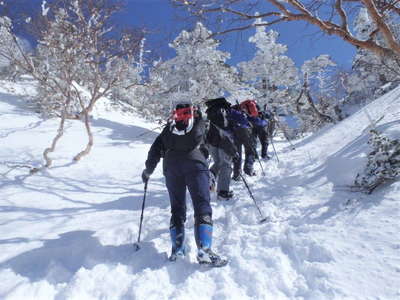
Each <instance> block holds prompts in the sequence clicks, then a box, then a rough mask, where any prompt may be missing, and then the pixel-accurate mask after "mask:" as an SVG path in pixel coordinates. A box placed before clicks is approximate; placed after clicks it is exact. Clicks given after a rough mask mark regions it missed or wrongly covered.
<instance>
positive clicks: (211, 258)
mask: <svg viewBox="0 0 400 300" xmlns="http://www.w3.org/2000/svg"><path fill="white" fill-rule="evenodd" d="M197 261H198V262H199V264H201V265H203V264H204V265H208V266H210V267H223V266H226V265H227V264H228V260H227V259H224V258H221V256H219V255H218V254H216V253H214V252H213V251H212V250H211V249H203V248H200V249H199V250H198V253H197Z"/></svg>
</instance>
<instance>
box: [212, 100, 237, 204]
mask: <svg viewBox="0 0 400 300" xmlns="http://www.w3.org/2000/svg"><path fill="white" fill-rule="evenodd" d="M205 104H206V106H207V109H206V114H207V119H208V120H209V122H210V124H209V129H208V132H207V139H206V142H207V144H208V145H209V147H208V148H209V150H210V154H211V157H212V159H213V165H212V166H211V168H210V171H211V176H213V177H214V178H215V180H216V182H217V183H216V185H217V195H218V199H219V200H230V199H232V197H233V191H231V190H230V181H231V175H232V160H233V158H234V157H236V156H237V149H236V147H235V144H234V140H233V131H232V130H233V128H232V126H231V124H230V121H229V119H228V115H229V114H230V110H231V108H230V107H231V104H230V103H229V102H228V101H227V100H226V99H225V98H223V97H220V98H215V99H208V100H207V101H206V102H205Z"/></svg>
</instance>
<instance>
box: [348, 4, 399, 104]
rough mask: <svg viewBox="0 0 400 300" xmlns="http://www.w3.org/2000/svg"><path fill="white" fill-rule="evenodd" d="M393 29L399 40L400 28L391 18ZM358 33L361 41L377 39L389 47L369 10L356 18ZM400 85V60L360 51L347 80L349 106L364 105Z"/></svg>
mask: <svg viewBox="0 0 400 300" xmlns="http://www.w3.org/2000/svg"><path fill="white" fill-rule="evenodd" d="M387 18H388V22H390V28H391V30H392V32H393V34H394V35H395V36H396V38H397V39H399V38H400V25H399V23H398V22H395V19H393V18H390V16H389V15H388V16H387ZM354 23H355V26H354V27H355V33H356V36H357V37H358V38H360V39H368V38H370V39H373V40H374V41H375V42H376V43H377V44H380V45H385V41H384V39H383V37H382V34H380V33H378V32H376V25H375V23H374V21H373V19H372V17H371V16H370V15H369V14H368V12H367V10H366V9H365V8H362V9H360V11H359V13H358V16H357V18H356V19H355V22H354ZM399 82H400V58H398V57H397V58H396V57H390V56H379V55H377V54H376V53H374V52H372V51H370V50H367V49H363V48H359V49H358V50H357V53H356V56H355V57H354V60H353V66H352V72H351V74H350V75H349V76H348V78H347V80H346V88H347V90H348V93H349V97H348V99H347V102H348V103H349V104H353V105H354V104H361V105H364V104H366V103H368V102H370V101H372V100H374V99H376V98H377V97H379V96H381V95H382V94H383V93H385V92H387V91H388V90H390V89H393V88H395V87H396V86H397V85H398V84H399Z"/></svg>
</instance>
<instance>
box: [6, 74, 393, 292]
mask: <svg viewBox="0 0 400 300" xmlns="http://www.w3.org/2000/svg"><path fill="white" fill-rule="evenodd" d="M32 93H34V89H33V87H32V85H31V84H30V83H29V82H21V83H18V84H13V83H9V82H4V81H2V82H1V84H0V116H1V118H0V141H1V148H0V161H1V163H0V195H1V198H0V212H1V216H2V217H1V221H0V298H1V299H399V298H400V288H399V287H400V238H399V237H400V236H399V232H400V222H399V221H398V219H399V217H400V210H399V207H400V205H399V198H400V197H399V190H400V185H399V183H397V182H396V183H393V184H391V185H390V186H385V187H383V188H381V189H378V190H377V191H376V192H374V194H372V195H364V194H359V193H351V192H349V191H346V190H345V189H343V188H342V187H343V186H344V185H346V184H351V183H352V181H353V180H354V177H355V175H356V173H357V172H358V171H359V170H361V169H362V167H363V164H364V163H365V156H366V153H367V152H368V147H367V145H366V141H367V137H368V134H367V133H368V126H369V124H370V121H369V120H370V119H372V120H377V119H379V118H380V117H381V116H382V115H384V118H383V119H382V120H380V122H379V123H378V124H377V127H378V129H384V130H385V131H386V132H389V131H390V132H392V133H396V132H398V129H399V121H398V119H399V116H400V108H399V107H400V105H399V102H400V89H396V90H394V91H392V92H390V93H388V94H387V95H385V96H383V97H382V98H380V99H378V100H376V101H375V102H373V103H371V104H370V105H369V106H368V107H367V108H366V109H365V110H364V111H360V112H359V113H356V114H354V115H353V116H352V117H350V118H348V119H346V120H345V121H343V122H341V123H340V124H338V125H335V126H332V127H330V128H326V129H324V130H323V131H321V132H320V133H318V134H316V135H314V136H311V137H308V138H306V139H304V140H302V141H300V142H297V143H296V144H295V147H296V149H295V150H291V147H290V145H288V143H287V142H285V141H283V140H279V139H276V140H274V146H275V147H276V149H277V154H278V158H279V163H278V161H277V159H276V157H274V159H273V160H271V161H268V162H266V163H264V168H265V171H266V176H265V177H262V176H258V177H256V178H247V180H248V183H249V185H250V187H251V189H252V191H253V193H254V196H255V198H256V200H257V202H258V204H259V205H260V207H261V210H262V213H263V214H265V215H268V216H271V221H270V222H268V223H264V224H259V223H258V220H259V219H260V215H259V212H258V211H257V209H256V207H255V206H254V203H253V202H252V200H251V198H250V197H249V195H248V193H247V190H246V188H245V187H244V185H243V184H242V183H240V182H239V183H234V185H233V189H234V191H235V193H236V195H237V197H236V199H235V200H234V201H232V202H228V203H221V202H217V201H216V200H214V199H213V202H212V206H213V210H214V223H215V239H214V248H215V250H216V251H217V252H219V253H221V254H223V255H225V256H227V257H229V259H230V263H229V265H228V266H226V267H224V268H220V269H209V268H207V267H202V266H199V265H198V264H197V263H196V262H195V243H194V239H193V212H192V210H191V209H189V215H188V221H187V226H186V227H187V237H188V244H189V247H190V251H189V255H188V257H187V259H185V260H183V261H178V262H177V263H174V264H173V263H169V262H167V261H166V258H165V257H166V254H165V253H166V252H168V251H169V249H170V242H169V234H168V224H169V217H170V214H169V202H168V195H167V192H166V189H165V186H164V182H163V176H162V174H161V167H160V166H159V167H158V168H157V170H156V172H155V174H153V176H152V177H151V181H150V184H149V191H148V194H147V200H146V209H145V214H144V223H143V232H142V242H141V245H142V248H141V250H139V251H138V252H134V251H133V247H132V243H133V242H135V241H136V239H137V233H138V226H139V218H140V212H141V204H142V197H143V184H142V183H141V179H140V173H141V171H142V169H143V165H144V160H145V158H146V155H147V151H148V149H149V146H150V144H151V142H152V141H153V140H154V138H155V137H156V135H157V133H156V132H152V131H149V130H150V129H151V128H154V127H157V124H150V123H148V122H145V121H143V120H141V119H140V118H139V117H138V116H133V115H130V114H122V113H116V112H112V111H107V110H106V109H105V106H103V108H101V109H98V111H97V113H96V116H95V118H94V119H93V131H94V134H95V146H94V148H93V150H92V153H91V154H90V155H89V156H88V157H85V158H83V159H82V160H81V161H80V162H79V163H72V162H71V159H72V157H73V155H74V154H76V153H77V152H78V151H79V150H81V148H82V147H83V146H84V145H85V142H86V137H85V133H84V130H82V129H83V125H82V124H81V123H79V122H77V121H70V122H68V125H67V127H68V131H67V133H66V135H65V137H64V138H63V139H62V140H61V142H60V145H59V147H58V149H57V151H56V152H55V153H54V154H53V155H52V157H54V159H55V162H54V166H53V167H52V168H50V169H49V170H47V171H45V172H40V173H38V174H35V175H32V176H29V175H28V174H27V169H26V168H24V166H26V165H33V166H39V165H40V163H41V153H42V151H43V149H44V148H45V147H47V146H48V145H49V144H50V142H51V139H52V138H53V136H54V135H55V132H56V129H57V120H47V121H44V120H42V119H40V118H39V117H38V116H37V115H35V114H34V113H33V112H31V111H29V110H27V108H26V105H25V104H24V103H25V99H24V97H26V96H29V95H30V94H32ZM144 132H146V134H145V135H142V133H144ZM270 148H271V149H270V150H271V151H272V147H270ZM270 154H273V152H271V153H270ZM256 168H259V165H258V164H256ZM188 203H190V201H188ZM189 207H191V205H190V204H189Z"/></svg>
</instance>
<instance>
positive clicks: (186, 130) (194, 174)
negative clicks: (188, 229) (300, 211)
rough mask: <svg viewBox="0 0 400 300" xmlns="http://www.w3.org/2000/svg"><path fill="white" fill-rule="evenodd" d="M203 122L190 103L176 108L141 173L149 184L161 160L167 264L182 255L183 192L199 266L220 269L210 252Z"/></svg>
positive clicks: (183, 247) (208, 199) (207, 170)
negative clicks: (167, 219) (166, 213)
mask: <svg viewBox="0 0 400 300" xmlns="http://www.w3.org/2000/svg"><path fill="white" fill-rule="evenodd" d="M204 139H205V122H204V120H203V119H202V116H201V113H200V111H198V110H196V109H195V107H193V105H191V104H190V103H179V104H177V105H176V107H175V110H174V111H173V115H172V118H171V120H170V121H169V122H168V124H167V125H166V126H165V127H164V129H163V130H162V132H161V133H160V134H159V135H158V136H157V138H156V139H155V141H154V143H153V144H152V146H151V148H150V151H149V153H148V156H147V160H146V162H145V165H146V168H145V169H144V171H143V173H142V180H143V182H147V181H148V180H149V177H150V175H151V174H152V173H153V171H154V169H155V168H156V166H157V164H158V162H159V161H160V159H161V158H163V172H164V176H165V182H166V186H167V189H168V193H169V199H170V203H171V220H170V236H171V242H172V251H171V256H170V260H176V258H177V257H179V256H183V255H185V221H186V209H187V208H186V189H188V190H189V193H190V196H191V198H192V202H193V209H194V218H195V228H194V235H195V240H196V244H197V248H198V252H197V260H198V262H199V263H201V264H209V265H212V266H222V265H224V264H226V263H227V261H226V260H224V259H222V258H221V257H220V256H219V255H218V254H216V253H215V252H213V251H212V250H211V244H212V233H213V222H212V209H211V206H210V190H209V169H208V163H207V156H208V153H207V149H206V147H205V144H204Z"/></svg>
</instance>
